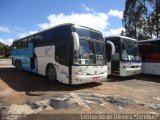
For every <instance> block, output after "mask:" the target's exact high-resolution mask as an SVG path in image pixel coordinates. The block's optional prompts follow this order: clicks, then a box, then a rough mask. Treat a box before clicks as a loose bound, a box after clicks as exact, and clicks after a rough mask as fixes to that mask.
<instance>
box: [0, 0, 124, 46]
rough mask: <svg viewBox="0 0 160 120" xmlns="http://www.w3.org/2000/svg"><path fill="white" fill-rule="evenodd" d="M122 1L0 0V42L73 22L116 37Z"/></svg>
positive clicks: (119, 29) (121, 13) (9, 42)
mask: <svg viewBox="0 0 160 120" xmlns="http://www.w3.org/2000/svg"><path fill="white" fill-rule="evenodd" d="M124 4H125V0H1V1H0V15H1V18H0V41H1V42H3V43H5V44H11V42H12V41H13V39H17V38H20V37H24V36H26V35H29V34H33V33H35V32H38V31H40V30H43V29H46V28H48V27H52V26H54V25H57V24H61V23H68V22H73V23H77V24H82V25H86V26H88V27H91V28H95V29H98V30H100V31H102V32H103V33H104V35H113V34H116V35H117V34H119V33H120V31H121V30H123V28H122V15H123V10H124Z"/></svg>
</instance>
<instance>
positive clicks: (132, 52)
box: [122, 39, 140, 61]
mask: <svg viewBox="0 0 160 120" xmlns="http://www.w3.org/2000/svg"><path fill="white" fill-rule="evenodd" d="M122 60H131V61H132V60H133V61H140V57H139V48H138V42H137V41H134V40H130V39H123V44H122Z"/></svg>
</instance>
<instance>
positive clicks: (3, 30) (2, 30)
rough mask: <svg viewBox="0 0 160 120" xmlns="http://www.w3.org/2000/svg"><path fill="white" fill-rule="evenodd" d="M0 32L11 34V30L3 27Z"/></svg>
mask: <svg viewBox="0 0 160 120" xmlns="http://www.w3.org/2000/svg"><path fill="white" fill-rule="evenodd" d="M0 32H7V33H9V32H11V30H10V29H9V28H8V27H2V26H0Z"/></svg>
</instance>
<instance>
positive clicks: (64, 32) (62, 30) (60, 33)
mask: <svg viewBox="0 0 160 120" xmlns="http://www.w3.org/2000/svg"><path fill="white" fill-rule="evenodd" d="M69 40H70V33H69V27H68V26H61V27H58V28H56V44H55V45H56V47H55V60H56V61H58V62H59V63H60V64H62V65H66V66H68V65H69Z"/></svg>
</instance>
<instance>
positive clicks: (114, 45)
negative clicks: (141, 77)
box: [105, 36, 142, 76]
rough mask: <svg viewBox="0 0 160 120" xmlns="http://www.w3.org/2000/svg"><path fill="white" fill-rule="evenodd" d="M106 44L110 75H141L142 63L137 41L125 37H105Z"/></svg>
mask: <svg viewBox="0 0 160 120" xmlns="http://www.w3.org/2000/svg"><path fill="white" fill-rule="evenodd" d="M105 42H106V49H107V50H106V51H107V62H108V75H117V76H131V75H136V74H140V73H141V65H142V62H141V58H140V55H139V48H138V42H137V40H135V39H132V38H129V37H124V36H108V37H105ZM112 49H114V52H112V51H111V50H112Z"/></svg>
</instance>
